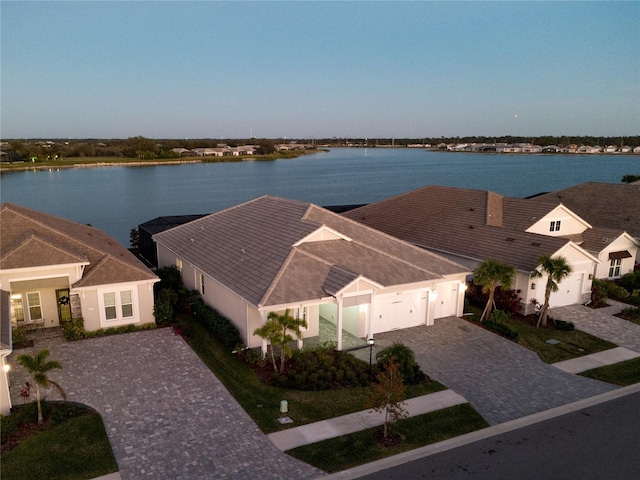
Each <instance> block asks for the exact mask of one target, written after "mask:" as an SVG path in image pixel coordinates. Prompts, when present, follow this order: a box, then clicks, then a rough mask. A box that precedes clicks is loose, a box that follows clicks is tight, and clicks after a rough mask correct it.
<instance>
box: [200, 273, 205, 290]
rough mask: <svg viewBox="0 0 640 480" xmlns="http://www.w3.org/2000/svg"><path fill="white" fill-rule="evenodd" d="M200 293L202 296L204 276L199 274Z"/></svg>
mask: <svg viewBox="0 0 640 480" xmlns="http://www.w3.org/2000/svg"><path fill="white" fill-rule="evenodd" d="M200 293H201V294H202V295H204V275H203V274H202V273H201V274H200Z"/></svg>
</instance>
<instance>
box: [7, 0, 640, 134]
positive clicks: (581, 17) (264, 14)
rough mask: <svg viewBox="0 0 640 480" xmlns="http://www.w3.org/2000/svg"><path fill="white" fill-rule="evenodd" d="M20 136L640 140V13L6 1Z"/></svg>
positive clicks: (559, 7) (495, 6) (560, 6)
mask: <svg viewBox="0 0 640 480" xmlns="http://www.w3.org/2000/svg"><path fill="white" fill-rule="evenodd" d="M0 22H1V25H0V26H1V30H0V32H1V33H0V35H1V38H0V40H1V56H0V61H1V78H0V80H1V83H0V136H1V137H2V138H47V137H48V138H67V137H68V138H105V139H106V138H127V137H132V136H137V135H142V136H145V137H149V138H221V139H223V138H247V137H249V136H255V137H258V138H283V137H285V138H307V139H312V138H333V137H337V138H365V137H366V138H378V137H386V138H391V137H396V138H420V137H440V136H445V137H451V136H471V135H477V136H501V135H515V136H541V135H555V136H561V135H593V136H618V135H638V134H640V2H637V1H634V2H618V1H608V2H483V1H475V2H417V1H416V2H402V1H394V2H365V1H357V2H337V1H334V2H315V1H305V2H302V1H300V2H277V1H264V2H240V1H238V2H208V1H203V2H165V1H162V2H150V1H138V2H111V1H106V2H97V1H90V2H62V1H60V2H56V1H51V2H30V1H29V2H26V1H18V2H10V1H4V0H3V1H2V2H1V3H0Z"/></svg>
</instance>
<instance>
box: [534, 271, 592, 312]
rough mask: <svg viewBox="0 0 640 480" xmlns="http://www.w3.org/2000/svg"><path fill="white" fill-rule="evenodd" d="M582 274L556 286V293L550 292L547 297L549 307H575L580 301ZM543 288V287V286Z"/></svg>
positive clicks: (574, 275)
mask: <svg viewBox="0 0 640 480" xmlns="http://www.w3.org/2000/svg"><path fill="white" fill-rule="evenodd" d="M583 277H584V274H583V273H575V274H573V275H570V276H569V277H567V278H565V279H564V281H563V282H561V283H560V285H558V291H557V292H552V293H551V297H549V306H550V307H562V306H564V305H575V304H576V303H580V302H581V300H582V279H583ZM543 288H544V286H543Z"/></svg>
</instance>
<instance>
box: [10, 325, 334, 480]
mask: <svg viewBox="0 0 640 480" xmlns="http://www.w3.org/2000/svg"><path fill="white" fill-rule="evenodd" d="M45 347H48V348H49V349H50V350H51V356H50V357H49V358H50V359H51V360H58V361H59V362H60V363H62V366H63V370H54V371H52V372H51V374H50V378H51V379H53V380H55V381H57V382H58V383H60V384H61V385H62V386H63V388H65V390H66V392H67V397H68V399H69V400H72V401H77V402H81V403H85V404H87V405H90V406H92V407H93V408H95V409H96V410H97V411H98V412H100V414H101V415H102V418H103V420H104V423H105V426H106V429H107V433H108V435H109V440H110V441H111V445H112V447H113V451H114V454H115V456H116V460H117V462H118V466H119V468H120V474H121V476H122V478H123V479H125V480H127V479H136V480H137V479H140V478H150V479H151V478H152V479H154V480H155V479H213V478H261V479H265V478H266V479H268V478H271V479H289V478H296V479H297V478H300V479H302V478H318V477H320V476H322V475H323V474H322V472H320V471H319V470H316V469H315V468H313V467H311V466H309V465H307V464H305V463H302V462H300V461H298V460H296V459H294V458H292V457H290V456H288V455H286V454H284V453H282V452H280V451H279V450H278V449H277V448H276V446H275V445H273V444H272V442H271V441H270V440H269V439H268V438H267V437H266V435H264V434H263V433H262V432H261V431H260V430H259V429H258V427H257V426H256V424H255V423H254V422H253V421H252V420H251V419H250V418H249V416H248V415H247V414H246V412H245V411H244V410H243V409H242V408H240V406H239V405H238V404H237V403H236V402H235V400H234V399H233V397H232V396H231V395H230V394H229V392H228V391H227V390H226V389H225V388H224V386H223V385H222V383H221V382H220V381H219V380H218V379H217V378H216V377H215V376H214V375H213V374H212V373H211V372H210V371H209V370H208V369H207V368H206V366H205V365H204V364H203V363H202V362H201V361H200V359H199V358H198V357H197V356H196V354H195V353H194V352H193V351H192V350H191V349H190V348H189V346H188V345H187V344H186V343H185V342H184V340H182V338H180V337H177V336H175V335H173V333H172V331H171V329H158V330H153V331H147V332H138V333H129V334H125V335H116V336H111V337H104V338H97V339H92V340H83V341H81V342H73V343H66V342H59V341H58V342H49V344H42V343H40V344H37V345H36V346H35V347H34V348H32V349H26V350H17V351H15V352H14V353H13V354H12V355H11V356H10V357H9V362H10V363H11V366H12V371H11V373H10V378H11V380H10V381H11V397H12V401H13V402H14V405H19V404H20V403H21V400H20V398H19V391H20V386H21V385H22V384H23V383H24V381H25V380H26V376H25V372H24V370H23V369H22V368H21V367H19V366H18V365H16V362H15V357H16V356H17V355H19V354H21V353H29V354H30V355H32V354H33V353H34V352H35V351H37V350H39V349H41V348H45ZM47 396H48V398H49V399H56V398H58V397H57V392H56V391H55V389H54V390H51V391H50V393H48V394H47ZM277 413H278V412H274V414H275V415H277Z"/></svg>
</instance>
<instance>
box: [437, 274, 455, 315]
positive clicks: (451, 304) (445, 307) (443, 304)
mask: <svg viewBox="0 0 640 480" xmlns="http://www.w3.org/2000/svg"><path fill="white" fill-rule="evenodd" d="M434 303H435V312H434V318H444V317H451V316H455V315H456V312H457V306H458V282H453V283H444V284H440V285H438V286H437V287H436V298H435V300H434Z"/></svg>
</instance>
